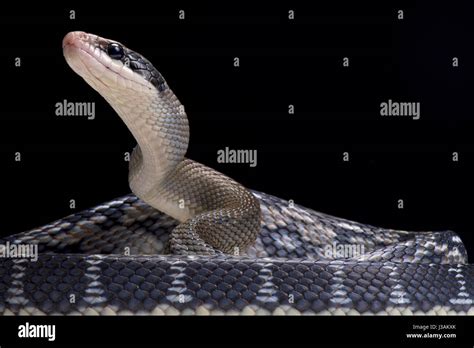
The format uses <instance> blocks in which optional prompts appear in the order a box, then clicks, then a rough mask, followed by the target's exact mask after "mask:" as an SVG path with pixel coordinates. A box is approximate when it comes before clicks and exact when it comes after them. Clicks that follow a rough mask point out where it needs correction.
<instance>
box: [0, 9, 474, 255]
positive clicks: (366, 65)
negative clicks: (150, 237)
mask: <svg viewBox="0 0 474 348" xmlns="http://www.w3.org/2000/svg"><path fill="white" fill-rule="evenodd" d="M309 3H310V2H309V1H308V2H295V1H286V2H285V1H281V2H279V3H278V4H277V3H272V2H259V3H257V2H247V3H243V2H224V1H204V2H194V3H193V2H182V1H181V2H173V1H162V2H158V1H155V2H153V3H152V4H144V3H141V2H140V3H139V2H137V3H132V2H129V3H125V4H123V5H121V4H118V3H115V2H114V3H109V4H103V5H99V4H98V3H97V2H96V3H94V4H90V5H89V4H85V3H82V4H74V3H72V2H71V4H63V5H60V4H59V3H58V4H54V5H52V4H51V5H46V3H44V4H41V6H40V5H37V6H34V7H31V6H24V5H22V4H20V3H18V4H13V6H11V7H10V8H4V9H3V10H2V12H1V14H0V30H1V32H2V33H3V35H2V49H1V50H0V67H1V79H2V85H3V91H2V107H1V109H0V119H1V127H0V160H1V163H2V182H3V185H2V203H3V205H4V206H3V207H2V215H3V217H2V219H0V231H1V235H7V234H11V233H16V232H21V231H24V230H27V229H31V228H34V227H36V226H39V225H42V224H46V223H48V222H50V221H52V220H55V219H58V218H61V217H63V216H65V215H68V214H70V213H72V212H74V211H79V210H82V209H85V208H88V207H91V206H94V205H97V204H100V203H101V202H103V201H107V200H110V199H112V198H114V197H116V196H120V195H123V194H126V193H128V192H129V188H128V182H127V172H128V163H127V162H124V161H123V153H124V152H125V151H131V150H132V148H133V146H134V144H135V141H134V139H133V137H132V136H131V134H130V133H129V131H128V130H127V128H126V127H125V125H124V124H123V123H122V121H121V120H120V119H119V117H118V116H116V115H115V114H114V112H113V110H112V108H111V107H110V106H109V105H108V104H107V103H106V102H105V101H104V100H103V99H102V98H101V97H100V96H99V95H98V94H97V93H95V92H94V91H93V90H92V89H91V88H90V87H89V86H88V85H87V84H86V83H85V82H84V81H83V80H82V79H81V78H80V77H78V76H77V75H76V74H75V73H74V72H73V71H72V70H71V69H70V68H69V67H68V66H67V64H66V62H65V60H64V58H63V56H62V49H61V40H62V38H63V37H64V35H65V34H66V33H67V32H69V31H71V30H83V31H87V32H92V33H95V34H98V35H100V36H103V37H107V38H111V39H115V40H118V41H120V42H122V43H124V44H125V45H126V46H128V47H129V48H131V49H133V50H136V51H137V52H139V53H141V54H143V55H144V56H145V57H147V58H148V59H149V60H150V61H151V62H152V63H153V64H154V65H155V66H156V67H157V68H158V70H159V71H160V72H161V73H162V74H163V76H164V77H165V79H166V80H167V82H168V84H169V85H170V87H171V88H172V89H173V91H174V92H175V93H176V95H177V96H178V98H179V99H180V100H181V102H182V103H183V104H184V105H185V107H186V111H187V114H188V117H189V120H190V127H191V141H190V146H189V150H188V154H187V157H189V158H191V159H194V160H196V161H198V162H201V163H204V164H206V165H208V166H210V167H213V168H215V169H217V170H219V171H221V172H223V173H225V174H227V175H229V176H231V177H233V178H234V179H236V180H237V181H239V182H241V183H243V184H244V185H246V186H247V187H249V188H252V189H256V190H259V191H264V192H267V193H270V194H273V195H275V196H279V197H282V198H285V199H293V200H294V201H295V202H296V203H298V204H301V205H303V206H306V207H308V208H312V209H315V210H318V211H323V212H326V213H329V214H333V215H336V216H340V217H344V218H348V219H352V220H356V221H360V222H363V223H368V224H373V225H379V226H383V227H389V228H397V229H406V230H445V229H450V230H454V231H456V232H457V233H459V235H460V236H461V238H462V240H463V241H464V243H465V245H466V247H467V248H468V251H469V254H470V258H471V261H472V260H473V259H474V233H473V231H472V228H471V226H472V223H471V219H472V213H471V212H472V207H473V204H472V202H471V198H472V197H473V193H474V185H473V184H472V178H473V174H474V142H473V137H472V131H473V130H474V122H473V115H472V98H471V94H472V82H473V79H474V70H473V64H474V57H473V50H472V37H474V35H473V34H474V21H473V20H472V11H470V9H469V7H468V5H467V4H468V1H466V2H464V3H461V2H456V3H451V2H448V1H446V2H442V3H438V4H433V3H432V2H428V1H427V2H418V1H417V2H414V1H407V2H402V1H397V2H393V1H392V2H389V1H383V2H378V3H376V2H374V3H368V2H352V1H345V2H342V1H331V2H319V1H318V2H316V1H314V2H312V3H314V4H313V5H309ZM71 9H73V10H75V11H76V19H75V20H70V19H69V10H71ZM180 9H183V10H185V12H186V19H185V20H179V19H178V11H179V10H180ZM289 9H293V10H295V16H296V18H295V20H293V21H289V20H288V17H287V16H288V10H289ZM399 9H402V10H403V11H404V16H405V18H404V19H403V20H399V19H398V18H397V15H398V13H397V11H398V10H399ZM15 57H21V59H22V66H21V68H16V67H14V59H15ZM234 57H239V58H240V65H241V66H240V68H235V67H234V66H233V58H234ZM343 57H349V58H350V67H348V68H345V67H343V65H342V59H343ZM453 57H458V58H459V65H460V66H459V67H457V68H453V67H452V58H453ZM64 99H67V100H68V101H73V102H74V101H78V102H91V101H92V102H95V103H96V119H95V120H93V121H89V120H87V119H86V118H80V117H79V118H78V117H57V116H55V113H54V112H55V104H56V103H57V102H62V101H63V100H64ZM388 99H392V100H394V101H402V102H421V119H420V120H417V121H414V120H411V119H408V118H402V117H398V118H397V117H392V118H388V117H387V118H384V117H381V116H380V103H381V102H383V101H387V100H388ZM289 104H294V105H295V114H294V115H289V114H288V113H287V109H288V105H289ZM225 146H229V147H231V148H235V149H257V150H258V165H257V167H256V168H249V167H248V166H247V165H237V164H219V163H217V155H216V152H217V150H219V149H223V148H224V147H225ZM15 151H20V152H21V153H22V161H21V162H19V163H18V162H15V161H14V153H15ZM344 151H348V152H349V153H350V158H351V160H350V162H348V163H345V162H343V161H342V153H343V152H344ZM453 151H457V152H459V158H460V160H459V162H457V163H456V162H452V160H451V157H452V152H453ZM70 199H75V200H76V202H77V208H76V209H75V210H73V211H71V209H69V200H70ZM398 199H403V200H404V203H405V208H404V209H402V210H400V209H398V208H397V200H398Z"/></svg>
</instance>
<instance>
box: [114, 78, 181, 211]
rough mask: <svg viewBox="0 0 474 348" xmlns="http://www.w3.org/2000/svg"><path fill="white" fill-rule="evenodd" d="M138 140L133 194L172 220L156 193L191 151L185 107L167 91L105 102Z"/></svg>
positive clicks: (133, 162)
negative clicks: (189, 150) (188, 148)
mask: <svg viewBox="0 0 474 348" xmlns="http://www.w3.org/2000/svg"><path fill="white" fill-rule="evenodd" d="M106 99H107V101H108V102H109V103H110V104H111V105H112V107H113V108H114V109H115V111H116V112H117V113H118V115H119V116H120V117H121V118H122V120H123V121H124V122H125V124H126V125H127V127H128V128H129V130H130V131H131V133H132V134H133V136H134V137H135V139H136V140H137V143H138V145H137V147H136V148H135V149H134V150H133V153H132V155H131V158H130V164H129V176H128V180H129V185H130V188H131V190H132V192H133V193H134V194H135V195H136V196H137V197H139V198H140V199H142V200H143V201H145V202H146V203H148V204H150V205H151V206H152V207H154V208H156V209H158V210H160V211H163V212H164V213H168V215H171V216H173V214H172V212H171V211H168V210H169V209H168V208H167V207H166V206H164V205H163V200H162V199H160V198H159V197H158V198H157V197H156V195H155V194H154V193H153V192H154V191H156V189H157V188H159V187H161V186H163V185H164V183H165V181H166V180H167V176H168V174H169V173H171V172H172V171H173V170H174V169H175V168H176V166H177V165H178V164H179V163H180V162H182V161H183V159H184V155H185V154H186V150H187V147H188V141H189V126H188V119H187V117H186V113H185V112H184V107H183V106H182V104H181V103H180V102H179V100H178V98H177V97H176V96H175V95H174V93H173V92H172V91H171V90H170V89H169V88H168V87H167V86H166V89H165V90H163V91H161V92H159V91H157V90H154V91H147V92H145V93H136V94H135V95H133V96H131V95H130V94H128V95H127V94H124V95H115V97H114V98H113V99H111V98H110V97H107V98H106Z"/></svg>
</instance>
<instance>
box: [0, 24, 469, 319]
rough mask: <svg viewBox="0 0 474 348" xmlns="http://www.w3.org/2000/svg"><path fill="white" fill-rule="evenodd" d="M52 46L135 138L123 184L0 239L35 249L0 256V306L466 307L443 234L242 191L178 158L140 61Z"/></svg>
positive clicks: (89, 48) (97, 309)
mask: <svg viewBox="0 0 474 348" xmlns="http://www.w3.org/2000/svg"><path fill="white" fill-rule="evenodd" d="M62 48H63V54H64V57H65V59H66V62H67V64H68V65H69V66H70V67H71V68H72V70H73V71H74V72H75V73H77V74H78V75H79V76H80V77H82V78H83V79H84V80H85V81H86V82H87V84H89V86H91V87H92V88H93V89H94V90H95V91H97V92H98V93H99V94H100V95H101V96H102V97H103V98H104V99H105V101H106V102H108V104H110V106H111V107H112V108H113V109H114V110H115V112H116V113H117V114H118V116H119V117H120V118H121V120H122V121H123V122H124V123H125V125H126V126H127V128H128V129H129V130H130V132H131V133H132V135H133V137H134V138H135V140H136V141H137V146H136V147H135V148H134V150H133V152H132V154H131V156H130V161H129V175H128V182H129V186H130V189H131V193H129V194H127V195H125V196H123V197H119V198H116V199H113V200H111V201H109V202H105V203H102V204H100V205H98V206H95V207H93V208H89V209H86V210H84V211H81V212H77V213H74V214H72V215H70V216H67V217H65V218H62V219H59V220H57V221H55V222H52V223H49V224H47V225H44V226H41V227H38V228H34V229H32V230H29V231H26V232H22V233H17V234H13V235H9V236H6V237H4V238H2V239H1V240H0V242H1V243H0V244H1V245H2V246H3V249H2V250H3V254H5V251H6V250H7V247H8V250H17V251H18V250H23V251H25V250H27V249H21V248H22V247H25V246H27V247H34V248H36V249H35V250H37V257H36V258H27V257H23V256H24V255H20V254H19V253H18V254H17V257H13V256H10V257H1V258H0V314H2V315H302V314H324V315H328V314H329V315H443V314H448V315H453V314H455V315H472V314H474V306H473V302H474V267H473V265H472V264H469V263H468V257H467V252H466V248H465V246H464V244H463V242H462V240H461V239H460V237H459V236H458V235H457V234H456V233H455V232H453V231H450V230H446V231H420V232H411V231H404V230H394V229H388V228H381V227H375V226H372V225H367V224H362V223H358V222H355V221H350V220H346V219H343V218H338V217H334V216H331V215H328V214H324V213H320V212H317V211H314V210H312V209H308V208H305V207H302V206H300V205H298V204H296V203H294V202H292V201H287V200H284V199H281V198H277V197H275V196H272V195H269V194H266V193H263V192H258V191H254V190H250V189H247V188H245V187H244V186H242V185H241V184H239V183H237V182H236V181H234V180H233V179H231V178H229V177H228V176H225V175H224V174H221V173H219V172H217V171H215V170H213V169H211V168H209V167H207V166H205V165H203V164H200V163H198V162H195V161H193V160H191V159H188V158H186V157H185V155H186V152H187V148H188V142H189V125H188V118H187V115H186V112H185V110H184V107H183V105H182V104H181V103H180V101H179V100H178V98H177V97H176V96H175V94H174V93H173V91H172V90H171V89H170V87H169V85H168V83H167V82H166V80H165V79H164V78H163V76H162V75H161V74H160V72H159V71H158V70H157V69H156V68H155V67H154V66H153V65H152V64H151V63H150V62H149V61H148V60H147V59H146V58H145V57H143V56H142V55H141V54H139V53H137V52H135V51H133V50H131V49H129V48H127V47H126V46H125V45H123V44H122V43H120V42H118V41H114V40H110V39H106V38H102V37H99V36H97V35H94V34H89V33H85V32H80V31H75V32H70V33H68V34H67V35H66V36H65V37H64V39H63V42H62ZM312 184H316V182H315V183H312ZM320 184H322V183H320Z"/></svg>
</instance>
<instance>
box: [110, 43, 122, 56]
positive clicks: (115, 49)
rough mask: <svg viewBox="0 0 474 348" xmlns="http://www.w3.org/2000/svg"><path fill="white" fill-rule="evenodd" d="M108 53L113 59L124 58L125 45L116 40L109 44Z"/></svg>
mask: <svg viewBox="0 0 474 348" xmlns="http://www.w3.org/2000/svg"><path fill="white" fill-rule="evenodd" d="M107 54H108V55H109V57H110V58H112V59H122V57H123V55H124V53H123V47H122V46H120V45H119V44H118V43H115V42H113V43H110V44H109V46H108V47H107Z"/></svg>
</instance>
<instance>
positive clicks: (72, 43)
mask: <svg viewBox="0 0 474 348" xmlns="http://www.w3.org/2000/svg"><path fill="white" fill-rule="evenodd" d="M63 53H64V57H65V58H66V61H67V63H68V64H69V66H70V67H71V68H72V69H73V70H74V71H75V72H76V73H77V74H78V75H80V76H81V77H82V78H84V80H86V82H88V83H89V84H90V85H91V86H92V87H93V88H94V89H95V90H97V91H98V92H99V93H101V94H102V95H104V94H107V93H108V92H109V91H110V89H113V90H117V89H124V90H130V89H131V90H133V91H138V92H140V91H143V90H144V89H145V90H146V89H156V90H157V91H158V92H163V91H164V90H165V89H166V88H167V84H166V81H165V80H164V78H163V77H162V76H161V74H160V73H159V71H158V70H157V69H156V68H155V67H154V66H153V65H152V64H151V63H150V62H149V61H148V60H147V59H146V58H144V57H143V56H142V55H141V54H139V53H137V52H135V51H132V50H131V49H129V48H127V47H126V46H124V45H123V44H121V43H120V42H117V41H114V40H109V39H105V38H102V37H100V36H97V35H94V34H88V33H85V32H82V31H74V32H70V33H68V34H67V35H66V36H65V37H64V39H63Z"/></svg>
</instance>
